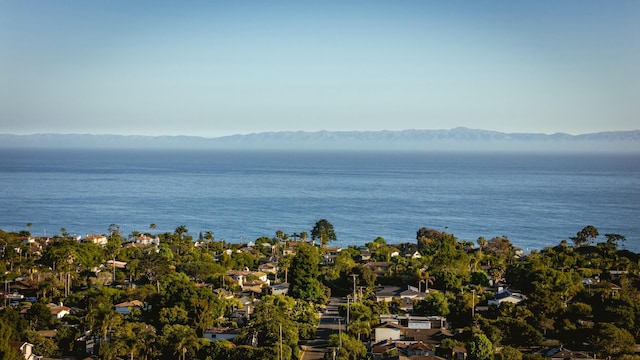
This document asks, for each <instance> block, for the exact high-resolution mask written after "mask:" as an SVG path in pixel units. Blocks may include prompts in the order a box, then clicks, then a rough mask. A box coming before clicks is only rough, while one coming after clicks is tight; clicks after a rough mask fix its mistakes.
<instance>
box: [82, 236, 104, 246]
mask: <svg viewBox="0 0 640 360" xmlns="http://www.w3.org/2000/svg"><path fill="white" fill-rule="evenodd" d="M84 241H85V242H90V243H94V244H96V245H100V246H106V245H107V242H108V239H107V237H106V236H104V235H89V234H87V235H85V237H84Z"/></svg>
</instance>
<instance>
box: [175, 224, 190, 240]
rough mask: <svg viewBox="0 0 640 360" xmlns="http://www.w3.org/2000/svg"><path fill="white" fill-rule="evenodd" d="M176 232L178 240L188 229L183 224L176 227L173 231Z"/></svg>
mask: <svg viewBox="0 0 640 360" xmlns="http://www.w3.org/2000/svg"><path fill="white" fill-rule="evenodd" d="M174 232H175V233H176V235H177V236H178V238H179V239H180V240H182V237H183V236H184V234H186V233H188V232H189V230H188V229H187V227H186V226H184V225H180V226H178V227H177V228H176V230H175V231H174Z"/></svg>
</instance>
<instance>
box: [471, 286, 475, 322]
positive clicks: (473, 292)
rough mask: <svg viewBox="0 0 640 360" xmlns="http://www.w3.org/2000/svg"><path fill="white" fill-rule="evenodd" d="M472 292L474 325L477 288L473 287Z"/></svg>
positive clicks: (472, 318)
mask: <svg viewBox="0 0 640 360" xmlns="http://www.w3.org/2000/svg"><path fill="white" fill-rule="evenodd" d="M471 293H472V297H471V326H472V327H473V320H474V319H475V317H476V289H472V290H471Z"/></svg>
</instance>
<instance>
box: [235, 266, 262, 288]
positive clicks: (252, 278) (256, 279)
mask: <svg viewBox="0 0 640 360" xmlns="http://www.w3.org/2000/svg"><path fill="white" fill-rule="evenodd" d="M226 275H227V276H229V277H231V278H232V279H233V281H235V282H236V283H237V284H238V285H239V286H240V287H241V288H242V289H243V290H244V288H245V287H256V286H257V287H262V286H263V285H267V286H269V285H271V281H269V279H268V278H267V274H265V273H263V272H260V271H249V270H248V269H247V270H227V272H226Z"/></svg>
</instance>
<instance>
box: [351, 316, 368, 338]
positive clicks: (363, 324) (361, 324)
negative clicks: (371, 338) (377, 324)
mask: <svg viewBox="0 0 640 360" xmlns="http://www.w3.org/2000/svg"><path fill="white" fill-rule="evenodd" d="M349 332H350V333H351V334H352V335H355V336H356V338H357V339H358V340H360V335H361V334H364V335H369V334H371V325H370V324H369V322H368V321H362V320H355V321H352V322H351V324H349Z"/></svg>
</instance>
